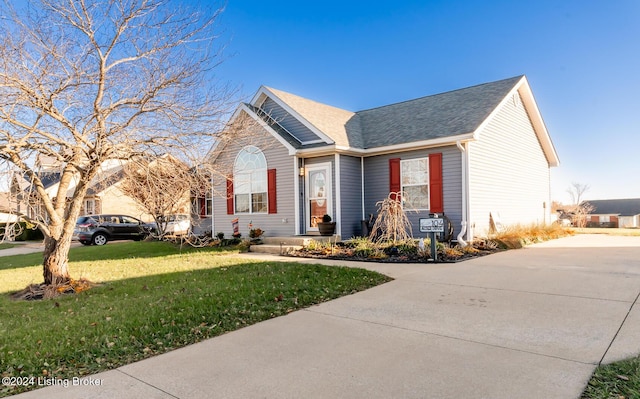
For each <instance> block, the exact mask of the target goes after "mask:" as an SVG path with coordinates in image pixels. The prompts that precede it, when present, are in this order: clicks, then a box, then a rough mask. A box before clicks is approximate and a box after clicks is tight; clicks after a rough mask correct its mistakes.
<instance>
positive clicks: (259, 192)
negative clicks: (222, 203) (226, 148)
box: [233, 146, 268, 213]
mask: <svg viewBox="0 0 640 399" xmlns="http://www.w3.org/2000/svg"><path fill="white" fill-rule="evenodd" d="M233 195H234V204H235V213H267V205H268V202H267V161H266V158H265V156H264V154H263V153H262V151H261V150H260V149H259V148H257V147H255V146H247V147H245V148H243V149H242V150H241V151H240V153H238V156H237V157H236V161H235V163H234V166H233Z"/></svg>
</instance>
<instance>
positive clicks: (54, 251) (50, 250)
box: [42, 236, 71, 285]
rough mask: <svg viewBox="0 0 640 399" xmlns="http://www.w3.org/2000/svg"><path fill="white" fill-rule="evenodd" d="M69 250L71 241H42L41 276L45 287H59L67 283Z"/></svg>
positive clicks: (50, 239) (46, 239) (47, 238)
mask: <svg viewBox="0 0 640 399" xmlns="http://www.w3.org/2000/svg"><path fill="white" fill-rule="evenodd" d="M69 248H71V240H68V239H64V236H63V239H61V240H58V239H55V238H53V237H50V236H49V237H46V238H45V239H44V260H43V263H42V266H43V275H44V283H45V284H46V285H61V284H65V283H68V282H69V280H70V277H69Z"/></svg>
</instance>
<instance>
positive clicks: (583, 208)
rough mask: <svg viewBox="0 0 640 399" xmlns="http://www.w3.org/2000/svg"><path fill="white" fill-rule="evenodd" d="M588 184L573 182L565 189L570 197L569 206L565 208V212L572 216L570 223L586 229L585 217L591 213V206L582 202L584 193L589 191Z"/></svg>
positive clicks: (592, 208)
mask: <svg viewBox="0 0 640 399" xmlns="http://www.w3.org/2000/svg"><path fill="white" fill-rule="evenodd" d="M589 188H590V187H589V185H588V184H581V183H576V182H573V183H571V186H570V187H569V188H568V189H567V193H569V195H570V196H571V202H572V203H571V205H569V207H568V208H567V212H569V213H570V214H571V215H572V223H573V225H574V226H576V227H586V225H587V215H588V214H590V213H591V212H593V210H594V207H593V205H591V204H589V203H588V202H586V201H584V198H583V197H584V193H586V192H587V191H588V190H589Z"/></svg>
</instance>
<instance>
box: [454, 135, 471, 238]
mask: <svg viewBox="0 0 640 399" xmlns="http://www.w3.org/2000/svg"><path fill="white" fill-rule="evenodd" d="M456 146H457V147H458V149H459V150H460V163H461V165H460V166H461V168H462V222H460V224H461V229H460V234H458V236H457V239H458V243H459V244H460V245H461V246H462V248H464V247H466V246H467V245H469V244H468V243H467V242H466V241H465V240H464V239H463V238H462V237H463V236H464V235H465V234H466V233H467V224H468V217H469V212H468V209H467V203H468V201H467V196H468V190H467V151H466V149H465V145H464V144H462V142H460V140H458V141H456ZM468 237H469V235H468V234H467V238H468Z"/></svg>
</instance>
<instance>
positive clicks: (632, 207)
mask: <svg viewBox="0 0 640 399" xmlns="http://www.w3.org/2000/svg"><path fill="white" fill-rule="evenodd" d="M585 202H586V203H588V204H589V205H591V206H592V207H593V210H592V211H591V212H590V213H589V215H587V227H600V226H602V227H621V228H622V227H624V228H639V227H640V198H627V199H607V200H592V201H585Z"/></svg>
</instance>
